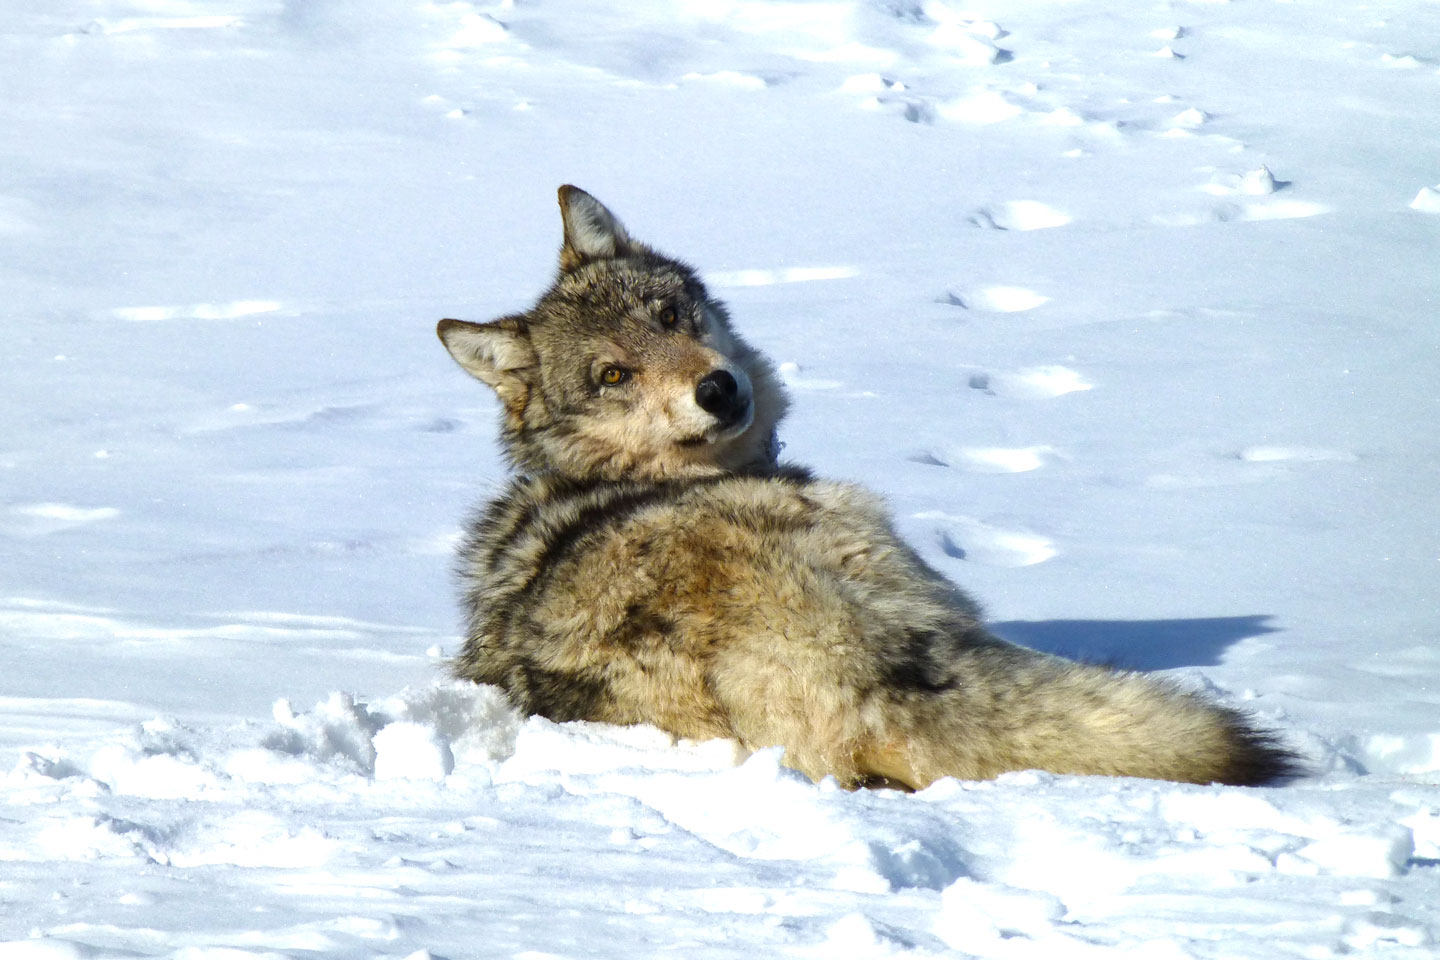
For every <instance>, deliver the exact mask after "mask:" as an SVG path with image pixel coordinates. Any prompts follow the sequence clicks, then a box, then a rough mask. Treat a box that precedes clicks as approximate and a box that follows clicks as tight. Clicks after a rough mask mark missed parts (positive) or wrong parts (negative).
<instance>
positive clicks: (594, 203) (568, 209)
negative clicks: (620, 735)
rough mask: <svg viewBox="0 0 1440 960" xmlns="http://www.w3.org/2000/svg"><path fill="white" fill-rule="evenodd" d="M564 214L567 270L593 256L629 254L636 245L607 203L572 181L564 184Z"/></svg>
mask: <svg viewBox="0 0 1440 960" xmlns="http://www.w3.org/2000/svg"><path fill="white" fill-rule="evenodd" d="M560 217H561V219H563V220H564V221H565V240H564V242H563V243H561V245H560V269H561V270H563V271H566V272H568V271H570V270H574V269H575V268H576V267H579V266H582V265H584V264H586V263H589V262H590V261H591V260H602V259H604V258H606V257H623V256H627V255H629V254H630V253H631V252H633V250H634V248H635V246H636V244H635V242H634V241H633V240H631V239H630V234H628V233H626V232H625V227H624V226H623V225H622V224H621V223H620V221H619V219H618V218H616V216H615V214H613V213H611V212H610V211H609V210H607V209H606V208H605V204H603V203H601V202H600V201H599V200H596V199H595V198H594V197H592V196H590V194H588V193H586V192H585V191H584V190H581V189H580V188H579V187H572V186H570V185H569V184H568V183H567V184H566V185H565V186H563V187H561V188H560Z"/></svg>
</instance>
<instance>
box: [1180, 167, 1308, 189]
mask: <svg viewBox="0 0 1440 960" xmlns="http://www.w3.org/2000/svg"><path fill="white" fill-rule="evenodd" d="M1288 186H1290V181H1289V180H1276V179H1275V174H1273V173H1271V172H1270V168H1269V167H1267V166H1264V165H1263V164H1262V165H1261V166H1260V167H1258V168H1256V169H1254V170H1248V171H1246V172H1245V173H1227V174H1217V175H1216V176H1215V178H1214V179H1213V180H1212V181H1211V182H1210V183H1207V184H1206V185H1205V186H1203V187H1201V188H1200V189H1201V190H1204V191H1205V192H1206V193H1213V194H1215V195H1216V196H1217V197H1228V196H1236V195H1239V196H1245V197H1266V196H1269V195H1270V194H1272V193H1274V192H1275V191H1277V190H1284V189H1285V188H1286V187H1288Z"/></svg>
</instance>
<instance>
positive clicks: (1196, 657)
mask: <svg viewBox="0 0 1440 960" xmlns="http://www.w3.org/2000/svg"><path fill="white" fill-rule="evenodd" d="M1270 619H1271V618H1270V616H1269V615H1266V614H1262V615H1260V616H1253V617H1200V618H1197V619H1193V620H1008V621H1005V622H1004V623H992V624H990V629H991V630H993V631H994V632H995V633H996V634H997V635H999V636H1001V637H1004V638H1005V639H1006V640H1009V641H1011V642H1012V643H1019V644H1022V645H1024V646H1027V647H1031V648H1032V649H1035V650H1043V651H1045V652H1046V653H1057V654H1059V655H1060V656H1062V657H1069V658H1070V659H1071V660H1083V661H1086V662H1087V663H1104V664H1109V665H1110V666H1114V667H1121V668H1123V669H1127V670H1171V669H1174V668H1175V667H1210V666H1215V665H1216V664H1218V663H1220V661H1221V657H1222V656H1223V654H1224V653H1225V650H1226V648H1228V647H1229V646H1231V645H1232V644H1235V643H1239V642H1240V641H1241V640H1244V639H1246V638H1248V637H1258V636H1261V635H1262V634H1266V633H1275V632H1277V631H1278V630H1279V629H1280V628H1279V627H1272V626H1270Z"/></svg>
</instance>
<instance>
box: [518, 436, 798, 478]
mask: <svg viewBox="0 0 1440 960" xmlns="http://www.w3.org/2000/svg"><path fill="white" fill-rule="evenodd" d="M505 439H506V441H507V442H506V443H505V447H506V453H507V455H508V458H509V460H510V462H511V464H512V465H513V466H514V468H515V471H516V473H517V474H519V475H521V476H524V477H529V478H535V479H539V478H545V479H550V480H556V481H561V482H574V483H581V484H591V483H641V484H656V483H680V482H685V481H689V480H705V479H714V478H718V477H727V476H761V477H763V476H769V475H772V474H774V473H776V472H777V471H781V467H780V465H779V460H778V456H779V452H780V450H781V448H782V447H783V446H784V445H783V444H782V443H780V442H779V440H778V438H777V436H776V431H775V429H774V428H773V427H772V428H771V429H770V430H768V431H767V432H766V434H765V436H764V437H763V438H761V437H758V436H757V437H751V436H748V435H747V436H744V437H739V438H736V440H734V441H732V442H731V444H730V446H729V449H727V450H725V451H724V452H723V454H722V455H720V456H695V455H688V454H687V453H686V452H685V451H678V452H676V453H675V454H674V455H672V456H627V455H624V454H622V453H619V452H616V451H613V450H606V451H598V450H597V451H586V450H585V449H584V448H583V446H582V445H578V444H574V443H570V444H564V445H560V446H561V451H560V452H561V456H560V457H557V456H555V455H554V454H553V453H552V452H551V451H550V450H547V449H546V445H543V444H537V443H533V442H527V441H528V438H526V437H525V436H523V435H516V436H510V437H506V438H505ZM701 452H708V451H703V450H702V451H701Z"/></svg>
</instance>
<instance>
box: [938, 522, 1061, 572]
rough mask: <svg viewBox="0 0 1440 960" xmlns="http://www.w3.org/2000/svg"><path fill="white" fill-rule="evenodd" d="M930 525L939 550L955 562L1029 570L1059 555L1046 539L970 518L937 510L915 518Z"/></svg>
mask: <svg viewBox="0 0 1440 960" xmlns="http://www.w3.org/2000/svg"><path fill="white" fill-rule="evenodd" d="M915 519H917V520H927V521H931V522H932V523H933V529H934V531H935V535H936V537H937V538H938V539H939V542H940V549H941V550H943V551H945V553H946V555H947V556H951V557H954V558H955V559H957V560H972V561H975V562H976V563H984V564H988V565H990V566H996V567H1029V566H1033V565H1035V564H1037V563H1044V562H1045V561H1046V560H1049V559H1051V558H1052V557H1054V556H1056V555H1058V554H1059V552H1060V551H1059V550H1057V549H1056V547H1055V543H1054V541H1052V540H1051V539H1050V538H1049V537H1044V536H1041V535H1040V534H1037V533H1030V532H1028V531H1023V530H1006V529H1004V528H1002V527H997V526H993V525H992V524H988V523H985V522H984V521H983V520H976V519H975V518H974V517H963V516H955V515H953V514H948V513H944V512H943V511H939V510H932V511H927V512H925V513H917V514H915Z"/></svg>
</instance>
